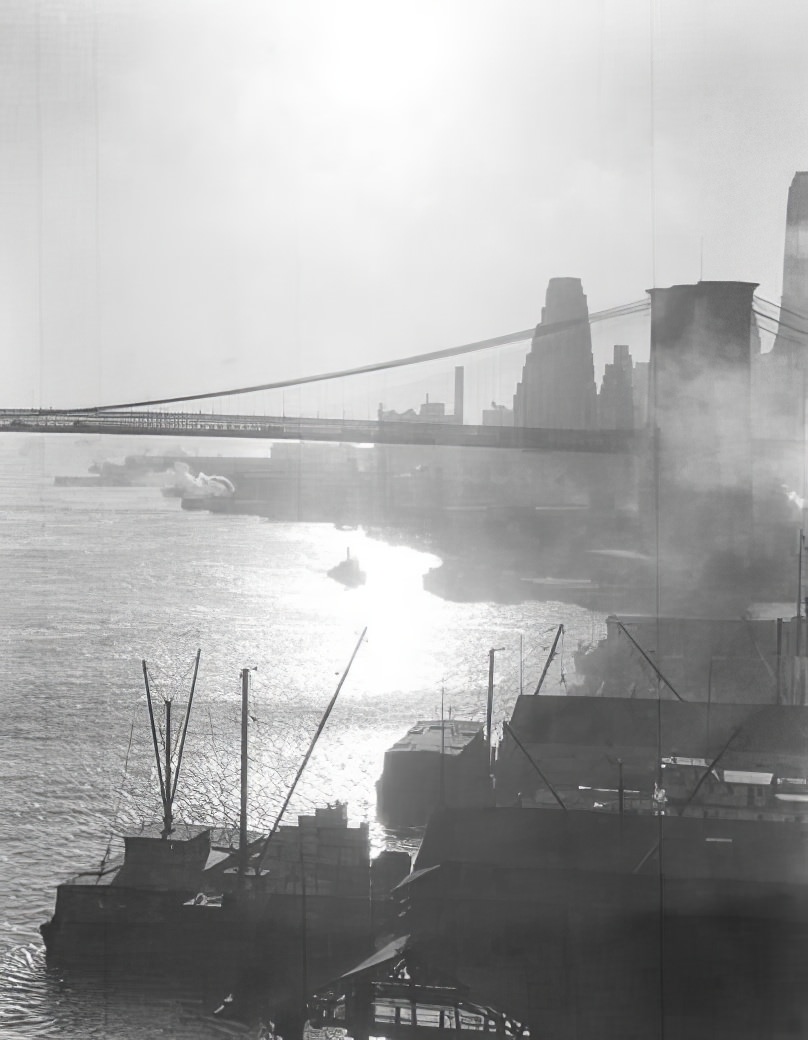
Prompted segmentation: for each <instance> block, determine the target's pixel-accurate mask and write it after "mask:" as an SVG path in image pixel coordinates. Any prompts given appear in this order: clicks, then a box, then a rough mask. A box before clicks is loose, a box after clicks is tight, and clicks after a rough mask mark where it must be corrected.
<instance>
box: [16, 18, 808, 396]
mask: <svg viewBox="0 0 808 1040" xmlns="http://www.w3.org/2000/svg"><path fill="white" fill-rule="evenodd" d="M652 24H653V35H652ZM806 40H808V4H806V3H805V2H804V0H770V2H769V3H768V4H765V5H764V4H762V3H759V2H758V3H751V2H747V0H710V2H709V3H707V2H704V0H675V2H668V3H665V2H656V3H649V0H642V2H639V0H637V2H635V0H552V2H550V0H485V2H481V0H407V2H406V3H405V2H402V0H284V2H282V3H279V2H273V0H128V2H127V0H38V2H36V0H0V352H1V356H2V368H3V379H2V384H1V385H2V393H0V405H2V406H5V407H14V406H21V407H30V406H32V405H43V406H56V407H58V406H70V405H84V404H92V403H100V402H102V401H107V402H108V401H112V400H120V399H132V398H139V397H151V396H164V395H169V394H172V393H190V392H195V391H205V390H213V389H216V388H217V387H220V386H230V385H241V384H249V383H257V382H264V381H268V380H272V379H281V378H285V377H289V376H294V375H298V374H305V373H309V372H315V371H319V370H321V369H331V368H337V367H343V366H349V365H354V364H364V363H367V362H371V361H376V360H379V359H383V358H394V357H398V356H401V355H405V354H410V353H416V352H420V351H426V350H431V349H437V348H440V347H445V346H451V345H453V344H455V343H462V342H465V341H468V340H476V339H480V338H483V337H486V336H494V335H499V334H502V333H506V332H511V331H513V330H516V329H520V328H525V327H527V326H530V325H532V324H535V323H536V322H537V321H538V320H539V317H540V310H541V305H542V302H543V297H544V290H545V287H546V283H547V280H548V279H549V278H550V277H552V276H555V275H567V276H570V275H571V276H577V277H580V278H582V279H583V283H584V290H585V292H586V293H587V295H588V298H589V303H590V309H593V310H595V309H600V308H603V307H607V306H610V305H613V304H618V303H622V302H625V301H628V300H633V299H637V298H640V297H641V296H642V295H643V293H644V290H645V289H646V288H648V287H650V286H651V285H652V284H656V285H663V286H664V285H669V284H672V283H676V282H693V281H696V280H698V277H699V271H700V254H701V243H702V240H703V273H704V277H705V278H709V279H741V280H748V281H756V282H760V283H761V293H762V294H763V295H764V296H767V297H768V298H770V299H779V292H780V282H781V277H782V271H781V268H782V249H783V232H784V225H785V205H786V196H787V191H788V186H789V183H790V181H791V178H792V176H793V174H794V172H795V171H796V170H798V169H805V168H806V167H808V103H806V102H808V62H806V60H805V46H806ZM652 57H653V61H652ZM652 65H653V93H652V76H651V70H652ZM652 96H653V105H652ZM652 172H653V184H654V189H655V190H654V199H655V206H654V217H655V219H654V221H653V222H652ZM652 232H653V233H652ZM631 331H632V330H631V329H630V328H627V329H626V330H625V331H624V330H617V329H616V330H614V335H613V336H612V335H611V333H609V337H610V342H612V341H625V340H626V339H628V340H629V342H631ZM636 335H637V336H638V338H641V336H640V334H639V333H636ZM609 337H607V338H609ZM606 346H608V344H606V343H602V342H601V341H600V339H599V341H598V351H599V354H601V355H602V353H603V351H604V350H605V348H606ZM632 346H633V347H634V349H635V352H636V353H637V354H639V355H641V354H642V353H643V350H645V349H647V347H646V345H645V344H642V343H640V342H637V343H632ZM599 360H600V361H602V360H603V358H602V357H599Z"/></svg>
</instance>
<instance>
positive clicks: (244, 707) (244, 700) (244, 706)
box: [238, 668, 250, 877]
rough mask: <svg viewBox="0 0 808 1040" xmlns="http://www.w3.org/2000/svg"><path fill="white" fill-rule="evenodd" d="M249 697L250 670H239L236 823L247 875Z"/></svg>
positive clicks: (241, 868) (241, 870)
mask: <svg viewBox="0 0 808 1040" xmlns="http://www.w3.org/2000/svg"><path fill="white" fill-rule="evenodd" d="M249 697H250V669H249V668H242V669H241V810H240V812H239V823H238V872H239V874H240V875H241V877H244V876H245V874H246V873H247V718H248V714H247V713H248V709H249V703H248V702H249Z"/></svg>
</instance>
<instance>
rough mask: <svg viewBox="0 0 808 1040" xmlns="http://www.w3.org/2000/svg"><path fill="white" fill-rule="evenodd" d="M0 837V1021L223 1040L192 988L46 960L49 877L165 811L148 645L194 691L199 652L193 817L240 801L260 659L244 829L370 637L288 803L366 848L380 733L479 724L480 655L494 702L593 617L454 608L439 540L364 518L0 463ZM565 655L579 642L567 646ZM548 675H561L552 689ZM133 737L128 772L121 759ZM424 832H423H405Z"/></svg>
mask: <svg viewBox="0 0 808 1040" xmlns="http://www.w3.org/2000/svg"><path fill="white" fill-rule="evenodd" d="M347 548H350V550H351V553H352V555H356V556H357V557H358V558H359V559H360V561H361V565H362V568H363V570H364V571H365V572H366V574H367V583H366V585H365V586H363V587H360V588H357V589H345V588H344V587H342V586H341V585H339V584H338V583H337V582H335V581H333V580H331V579H329V578H328V577H327V576H326V575H327V571H328V570H329V568H331V567H333V566H334V565H335V563H337V562H338V561H339V560H340V559H342V558H343V557H344V555H345V551H346V549H347ZM0 556H2V558H3V560H4V577H5V584H6V588H7V589H9V590H13V595H7V596H6V597H4V599H3V600H2V602H1V603H0V650H2V655H1V656H0V681H2V689H3V709H4V732H5V734H6V738H5V741H4V758H3V761H2V762H0V783H2V784H3V791H4V797H3V808H4V831H5V833H4V838H5V840H4V843H3V848H2V852H0V884H2V886H3V891H4V893H6V898H5V900H4V904H5V905H4V910H3V913H2V914H1V915H0V953H2V954H4V956H5V958H6V960H5V964H4V968H3V971H2V979H0V1035H23V1036H26V1035H29V1036H59V1037H64V1038H71V1040H72V1038H74V1037H75V1038H76V1040H78V1038H79V1037H91V1038H92V1037H98V1038H103V1037H116V1038H117V1037H122V1038H125V1040H129V1038H131V1040H140V1038H144V1040H145V1037H153V1036H155V1035H168V1036H186V1035H187V1036H194V1037H206V1036H216V1035H220V1034H219V1033H217V1032H216V1031H215V1030H213V1028H212V1026H211V1025H210V1022H209V1021H208V1020H207V1019H206V1018H205V1015H204V1014H203V1011H201V1010H200V1006H199V1004H198V1002H196V1003H195V1001H197V998H196V997H195V996H193V995H191V996H189V997H188V999H187V1001H186V1000H185V998H184V997H182V996H180V995H177V994H175V993H169V994H166V993H165V992H157V991H154V992H153V991H148V990H147V991H142V992H140V994H139V995H131V994H130V995H129V996H127V995H126V994H120V993H116V992H114V991H111V990H110V989H109V988H108V987H107V988H105V987H104V986H103V985H101V983H100V982H98V980H96V982H93V981H92V980H90V981H89V982H81V981H77V980H73V981H69V982H65V981H64V980H63V981H61V982H60V981H59V979H58V978H54V976H53V975H52V974H50V973H49V972H48V971H47V970H46V969H45V966H44V961H43V959H42V954H41V945H40V943H39V936H38V931H37V929H38V925H39V924H40V923H41V922H42V921H44V920H45V919H46V918H47V917H49V916H50V914H51V912H52V907H53V898H54V889H55V885H56V884H57V883H58V881H59V880H61V879H63V878H64V877H66V876H69V875H70V874H71V873H75V872H76V871H77V870H80V869H86V867H87V866H89V865H92V864H97V863H98V862H99V861H100V860H101V857H102V855H103V854H104V851H105V848H106V846H107V843H108V841H109V838H110V825H111V824H113V825H114V827H115V829H117V830H118V831H120V830H121V829H122V828H124V827H126V826H130V825H132V824H136V823H137V822H138V821H139V820H141V819H142V818H143V817H144V816H152V817H157V816H158V815H159V799H158V797H157V796H156V785H155V780H154V769H153V764H152V759H151V751H150V747H149V742H150V736H149V733H148V718H147V715H146V707H145V698H144V693H143V681H142V671H141V663H140V662H141V659H142V658H145V659H146V660H147V661H148V663H149V668H150V671H151V672H152V673H153V675H154V677H155V683H156V688H157V692H158V693H164V694H166V695H173V696H175V697H177V700H178V702H179V701H182V700H184V698H185V696H187V691H188V688H189V681H190V674H191V669H192V665H193V658H194V654H195V652H196V649H197V648H198V647H201V648H202V662H201V667H200V673H199V682H198V687H197V692H196V698H197V699H196V707H195V712H194V717H193V719H192V723H191V726H190V727H189V731H188V745H187V751H186V754H187V760H186V761H187V765H185V766H184V767H183V769H184V771H185V772H184V774H183V777H182V780H181V784H180V788H181V789H182V790H183V791H184V793H183V799H184V800H183V801H182V806H183V808H184V810H185V811H186V813H187V814H188V816H189V817H200V818H201V817H203V816H207V820H208V821H209V820H210V817H211V816H215V817H216V818H217V819H223V818H227V817H229V818H230V819H235V815H234V814H235V807H236V806H237V784H238V778H237V772H238V754H237V750H238V741H239V724H238V721H239V720H238V715H239V703H240V698H239V670H240V669H241V668H242V667H245V666H252V667H257V671H256V672H255V673H254V675H253V686H252V695H251V715H252V721H251V724H250V752H251V754H250V765H251V777H252V784H251V800H250V814H251V819H252V820H253V821H254V824H255V825H256V826H258V825H259V824H262V825H267V824H268V823H271V821H272V820H273V819H274V817H275V815H276V814H277V811H278V808H279V806H280V803H281V801H282V799H283V797H284V794H285V792H286V789H287V787H288V784H289V783H290V781H291V779H292V777H293V776H294V773H295V771H296V769H297V767H298V765H299V763H300V760H301V756H302V754H303V752H304V750H305V748H306V747H307V745H308V742H309V740H310V738H311V736H312V734H313V732H314V730H315V728H316V726H317V723H318V721H319V719H320V716H321V713H322V711H323V709H324V708H325V706H326V704H327V703H328V700H329V698H330V697H331V695H332V693H333V692H334V689H335V687H336V683H337V681H338V679H339V676H340V675H341V673H342V671H343V669H344V668H345V665H346V663H347V660H348V658H349V656H350V653H351V650H352V649H353V646H354V644H355V642H356V640H357V638H358V636H359V633H360V632H361V630H362V629H363V628H364V627H365V625H367V626H368V637H367V642H366V644H365V645H364V646H363V647H362V648H361V649H360V651H359V654H358V655H357V658H356V661H355V663H354V666H353V668H352V670H351V673H350V676H349V678H348V681H347V682H346V684H345V686H344V689H343V691H342V693H341V695H340V698H339V700H338V702H337V705H336V707H335V709H334V712H333V714H332V716H331V718H330V720H329V723H328V726H327V727H326V730H325V731H324V734H323V737H322V739H321V741H320V743H319V744H318V746H317V749H316V751H315V753H314V755H313V757H312V759H311V762H310V764H309V767H308V769H307V771H306V773H305V774H304V777H303V780H302V781H301V784H300V788H299V790H298V792H297V794H296V795H295V797H294V799H293V801H292V803H291V805H290V807H289V813H290V815H291V816H294V815H295V814H296V813H298V812H304V811H310V810H311V809H312V808H313V807H314V806H315V805H316V804H323V803H324V802H327V801H334V800H336V799H341V800H347V801H348V802H349V806H350V817H351V822H352V823H358V822H360V821H362V820H368V821H369V822H370V823H371V833H372V840H373V845H374V847H375V848H377V849H378V848H380V847H382V846H383V844H384V842H385V840H386V839H387V837H388V836H387V835H386V834H385V832H384V831H383V830H382V828H381V827H379V826H378V825H376V823H375V819H374V815H375V788H374V785H375V781H376V779H377V777H378V775H379V772H380V770H381V764H382V758H383V754H384V751H385V749H386V748H387V747H388V746H389V745H390V744H391V743H392V742H393V741H394V740H396V739H397V738H398V737H400V736H401V735H402V734H403V732H404V731H405V730H406V729H407V728H408V727H409V726H410V725H411V724H412V723H413V722H415V721H416V720H417V719H418V718H429V717H435V716H436V715H437V713H438V712H439V705H440V697H441V689H442V688H445V699H446V707H447V710H448V709H449V708H451V709H452V711H453V713H454V714H455V716H456V717H471V718H478V719H482V717H483V713H484V710H485V690H486V683H487V652H488V649H489V647H491V646H504V647H505V648H506V649H505V651H504V652H503V653H502V654H501V655H498V658H497V687H496V699H495V717H496V719H498V720H501V719H502V718H504V717H507V716H508V715H509V713H510V710H511V708H512V706H513V703H514V701H515V698H516V696H517V695H518V692H519V676H520V662H519V657H520V654H519V642H520V635H522V636H523V637H524V639H523V650H524V680H525V687H526V688H530V682H531V681H532V682H533V683H534V684H535V681H536V677H537V675H538V673H539V672H540V670H541V667H542V665H543V661H544V658H545V655H546V650H547V647H548V646H549V643H550V641H551V639H552V633H553V630H554V627H555V625H557V624H558V623H559V622H564V623H565V625H566V626H567V629H568V638H567V647H568V649H574V648H575V646H576V644H577V642H578V641H579V640H580V641H584V642H588V641H589V640H590V639H591V638H592V637H593V636H597V635H598V634H599V633H600V631H601V625H602V618H601V617H600V616H598V615H593V614H591V613H590V612H588V611H586V610H583V609H581V608H578V607H572V606H566V605H561V604H556V603H536V602H533V603H525V604H516V605H513V604H511V605H507V606H500V605H496V604H492V603H462V604H459V603H448V602H445V601H443V600H441V599H439V598H438V597H436V596H434V595H432V594H431V593H428V592H425V591H424V589H423V586H422V579H423V575H424V573H425V572H426V571H427V570H428V569H429V568H430V567H431V566H434V565H436V564H437V562H438V561H437V559H436V558H435V557H433V556H430V555H429V554H427V553H424V552H419V551H416V550H414V549H409V548H406V547H403V546H396V545H388V544H386V543H384V542H382V541H379V540H376V539H373V538H370V537H368V536H367V535H366V534H365V533H364V532H362V531H339V530H335V529H334V528H333V527H331V526H328V525H323V524H319V525H318V524H301V525H294V524H269V523H260V522H258V521H257V520H255V519H254V518H249V517H227V516H209V515H207V514H202V513H200V514H192V513H191V514H189V513H183V512H181V511H180V510H179V508H178V504H177V502H176V500H167V499H163V498H161V497H160V496H159V495H158V494H157V492H156V491H154V490H152V489H134V488H133V489H101V490H98V489H85V488H54V487H53V486H51V484H50V483H49V482H47V481H44V480H42V479H39V478H37V477H35V476H34V477H32V476H31V474H30V473H29V472H27V471H26V470H25V469H24V467H18V468H17V469H16V470H15V469H14V467H13V465H12V466H10V467H9V466H7V467H6V469H5V472H4V474H3V476H2V478H1V479H0ZM565 667H566V669H567V671H571V670H572V665H571V662H570V660H569V654H567V659H566V661H565ZM560 678H561V677H560V673H559V671H558V670H557V669H554V670H553V674H552V675H551V677H550V680H549V682H550V685H549V686H548V692H553V690H558V689H559V688H560V687H559V682H560ZM130 738H131V749H130V751H129V758H128V763H127V768H126V778H125V781H123V782H122V778H123V776H124V762H125V760H126V757H127V747H128V745H129V741H130ZM399 843H400V844H402V843H403V845H404V846H405V847H408V848H410V850H412V849H414V847H415V838H414V837H410V838H406V837H405V838H404V839H399Z"/></svg>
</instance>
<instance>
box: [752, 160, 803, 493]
mask: <svg viewBox="0 0 808 1040" xmlns="http://www.w3.org/2000/svg"><path fill="white" fill-rule="evenodd" d="M764 328H765V326H764ZM754 332H755V336H756V340H757V344H756V345H757V349H754V347H753V355H754V362H753V364H754V369H753V405H754V431H755V436H756V437H757V438H759V439H761V440H766V441H769V442H771V454H772V459H773V461H774V462H775V465H777V460H778V459H782V457H783V454H784V452H785V453H788V454H789V455H790V456H791V457H792V459H791V461H790V462H789V464H788V465H787V466H786V467H785V468H783V467H780V466H778V469H781V470H782V476H781V479H782V481H783V482H784V483H787V484H790V485H791V486H795V482H798V483H799V484H800V486H802V462H801V461H800V460H799V459H798V458H797V455H798V454H799V453H800V452H801V451H802V443H803V439H804V437H805V397H806V383H808V173H795V174H794V179H793V180H792V182H791V187H790V188H789V192H788V207H787V210H786V235H785V249H784V254H783V295H782V300H781V310H780V321H779V325H778V331H777V336H776V338H775V341H774V346H773V347H772V349H771V350H770V351H768V353H765V354H762V353H760V337H759V334H758V330H757V328H755V330H754ZM775 442H780V443H779V445H775ZM795 460H796V461H795Z"/></svg>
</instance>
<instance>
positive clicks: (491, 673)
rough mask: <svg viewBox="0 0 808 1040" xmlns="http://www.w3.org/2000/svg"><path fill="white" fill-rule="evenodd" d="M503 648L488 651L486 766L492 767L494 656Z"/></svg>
mask: <svg viewBox="0 0 808 1040" xmlns="http://www.w3.org/2000/svg"><path fill="white" fill-rule="evenodd" d="M504 649H505V647H504V646H498V647H496V649H492V650H489V651H488V707H487V709H486V716H485V734H486V738H487V740H488V766H489V768H490V767H491V766H492V764H493V763H492V761H491V759H492V755H493V734H492V732H491V715H492V713H493V710H494V654H498V653H499V652H500V651H501V650H504Z"/></svg>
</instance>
